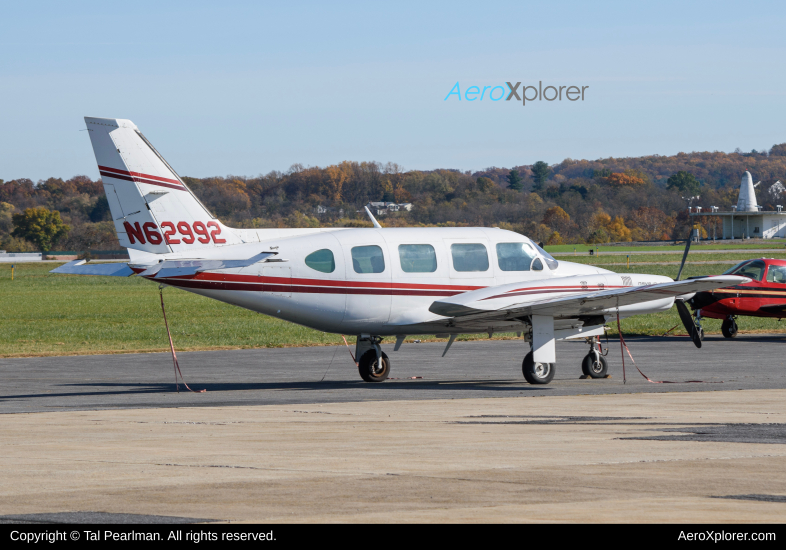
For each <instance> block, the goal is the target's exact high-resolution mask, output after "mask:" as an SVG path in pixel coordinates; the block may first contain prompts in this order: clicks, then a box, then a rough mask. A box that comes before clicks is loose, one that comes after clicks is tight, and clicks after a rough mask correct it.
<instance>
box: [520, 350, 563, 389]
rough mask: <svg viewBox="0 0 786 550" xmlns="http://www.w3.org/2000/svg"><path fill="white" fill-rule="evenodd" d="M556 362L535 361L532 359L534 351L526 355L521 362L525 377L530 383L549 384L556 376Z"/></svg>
mask: <svg viewBox="0 0 786 550" xmlns="http://www.w3.org/2000/svg"><path fill="white" fill-rule="evenodd" d="M554 367H555V363H535V362H534V361H533V360H532V352H529V353H528V354H527V355H526V356H524V361H523V362H522V363H521V371H522V372H523V373H524V378H526V379H527V382H529V383H530V384H548V383H549V382H551V379H552V378H554Z"/></svg>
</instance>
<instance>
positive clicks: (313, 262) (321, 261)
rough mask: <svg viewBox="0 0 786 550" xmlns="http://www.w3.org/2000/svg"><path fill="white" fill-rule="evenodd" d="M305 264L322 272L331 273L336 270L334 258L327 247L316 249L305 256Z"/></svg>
mask: <svg viewBox="0 0 786 550" xmlns="http://www.w3.org/2000/svg"><path fill="white" fill-rule="evenodd" d="M306 265H307V266H308V267H310V268H311V269H315V270H317V271H321V272H322V273H333V272H334V271H335V270H336V260H335V258H334V257H333V252H332V251H330V250H328V249H327V248H323V249H322V250H317V251H316V252H312V253H311V254H309V255H308V256H306Z"/></svg>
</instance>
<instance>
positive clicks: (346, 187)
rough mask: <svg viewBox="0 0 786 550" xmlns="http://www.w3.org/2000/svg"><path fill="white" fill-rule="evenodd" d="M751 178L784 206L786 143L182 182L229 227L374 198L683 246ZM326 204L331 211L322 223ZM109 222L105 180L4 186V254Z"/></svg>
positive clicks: (514, 225) (535, 234)
mask: <svg viewBox="0 0 786 550" xmlns="http://www.w3.org/2000/svg"><path fill="white" fill-rule="evenodd" d="M746 170H748V171H750V172H751V173H752V174H753V177H754V179H755V180H756V181H759V180H760V181H762V185H760V186H759V187H758V188H757V197H758V200H759V203H760V204H763V205H764V206H765V209H767V210H769V209H774V208H775V205H776V204H781V203H783V199H784V198H783V196H782V193H783V190H784V188H783V186H781V185H775V184H776V182H777V181H779V180H785V179H786V143H784V144H780V145H774V146H773V147H772V148H771V149H770V150H769V151H755V150H754V151H751V152H749V153H744V152H741V151H739V150H737V151H735V152H733V153H723V152H712V153H710V152H698V153H679V154H677V155H672V156H662V155H650V156H644V157H628V158H606V159H598V160H573V159H565V160H563V161H562V162H560V163H558V164H555V165H552V166H549V165H548V164H547V163H545V162H542V161H538V162H535V163H533V164H530V165H520V166H513V167H508V168H498V167H490V168H486V169H485V170H480V171H476V172H462V171H459V170H454V169H437V170H410V171H405V170H404V169H403V168H402V167H401V166H399V165H397V164H395V163H387V164H382V163H378V162H353V161H344V162H341V163H339V164H336V165H331V166H327V167H324V168H320V167H304V166H302V165H300V164H295V165H293V166H292V167H290V169H289V170H287V171H286V172H278V171H273V172H270V173H268V174H266V175H260V176H257V177H246V176H232V175H230V176H225V177H218V176H217V177H209V178H193V177H184V178H183V180H184V181H185V182H186V184H187V185H188V186H189V187H190V188H191V189H192V190H193V191H194V193H195V194H196V195H197V196H198V197H199V199H200V200H201V201H202V202H203V203H204V204H205V206H206V207H207V208H208V209H209V210H211V211H212V212H213V214H214V215H216V216H218V217H219V218H221V220H222V221H224V223H226V224H227V225H229V226H235V227H317V226H320V225H321V226H337V227H357V226H363V225H366V224H367V223H368V222H367V220H366V219H365V214H364V213H363V212H362V206H363V205H364V204H366V203H368V202H369V201H386V202H396V203H405V202H408V203H412V204H413V205H414V207H413V208H412V210H411V211H399V212H391V213H390V214H388V215H387V216H385V217H384V218H383V219H381V220H380V221H381V222H382V223H383V225H387V226H497V227H502V228H506V229H511V230H514V231H518V232H520V233H523V234H525V235H527V236H529V237H531V238H533V239H536V240H538V241H543V242H545V243H551V244H561V243H600V242H615V241H631V240H635V241H652V240H671V239H677V238H684V236H685V234H686V233H687V229H688V225H689V218H688V215H687V206H688V205H689V204H691V205H692V206H702V207H704V208H708V207H709V206H718V207H720V208H721V209H730V207H731V206H732V205H733V204H736V201H737V194H738V190H739V183H740V178H741V177H742V175H743V174H744V173H745V171H746ZM318 206H321V207H323V208H322V209H321V210H326V211H325V212H323V213H321V214H317V207H318ZM358 211H361V212H358ZM55 212H57V213H58V214H57V215H55V214H53V213H55ZM110 218H111V216H110V212H109V208H108V204H107V202H106V198H105V197H104V192H103V186H102V184H101V180H100V179H99V180H91V179H90V178H88V177H86V176H76V177H73V178H70V179H67V180H63V179H61V178H49V179H47V180H42V181H39V182H35V183H34V182H33V181H31V180H29V179H15V180H11V181H3V180H0V248H3V249H5V250H8V251H32V250H36V249H38V250H52V249H53V248H54V247H56V248H57V249H61V250H87V249H94V250H113V249H117V248H119V246H120V245H119V243H118V242H117V238H116V235H115V232H114V226H113V223H112V221H111V219H110ZM43 227H49V230H45V229H42V228H43ZM711 229H712V228H711V227H706V226H705V227H703V228H702V233H703V234H705V235H706V234H707V233H708V232H709V234H711Z"/></svg>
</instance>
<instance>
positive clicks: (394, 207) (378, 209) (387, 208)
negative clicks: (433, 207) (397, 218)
mask: <svg viewBox="0 0 786 550" xmlns="http://www.w3.org/2000/svg"><path fill="white" fill-rule="evenodd" d="M366 206H368V209H369V210H371V213H372V214H374V215H375V216H384V215H385V214H388V213H389V212H400V211H401V210H406V211H407V212H409V211H410V210H412V203H411V202H402V203H395V202H382V201H379V202H370V203H368V204H367V205H366ZM358 212H362V210H359V211H358Z"/></svg>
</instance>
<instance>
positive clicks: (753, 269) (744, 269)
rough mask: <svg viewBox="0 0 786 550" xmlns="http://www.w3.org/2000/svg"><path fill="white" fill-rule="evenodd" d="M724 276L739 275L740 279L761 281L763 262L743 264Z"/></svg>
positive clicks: (756, 261) (755, 261)
mask: <svg viewBox="0 0 786 550" xmlns="http://www.w3.org/2000/svg"><path fill="white" fill-rule="evenodd" d="M726 275H739V276H740V277H748V278H750V279H753V280H754V281H761V276H762V275H764V262H763V261H761V260H754V261H752V262H748V263H746V264H743V265H741V266H739V267H737V268H736V269H734V270H733V271H731V272H730V273H726Z"/></svg>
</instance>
